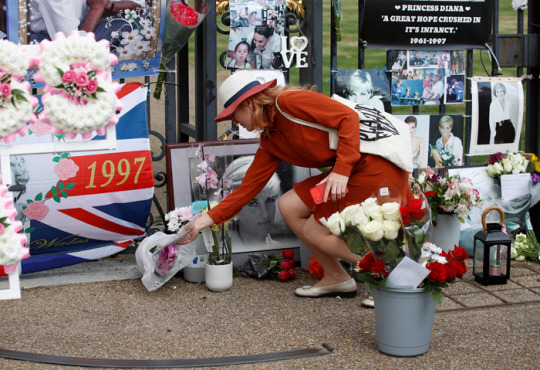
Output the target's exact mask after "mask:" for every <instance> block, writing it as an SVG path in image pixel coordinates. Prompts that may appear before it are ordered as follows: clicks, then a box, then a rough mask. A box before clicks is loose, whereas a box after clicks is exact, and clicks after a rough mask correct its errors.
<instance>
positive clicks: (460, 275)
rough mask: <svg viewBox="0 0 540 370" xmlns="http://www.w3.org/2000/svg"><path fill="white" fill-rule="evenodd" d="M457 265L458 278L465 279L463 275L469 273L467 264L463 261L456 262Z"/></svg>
mask: <svg viewBox="0 0 540 370" xmlns="http://www.w3.org/2000/svg"><path fill="white" fill-rule="evenodd" d="M455 261H456V262H458V263H456V264H455V265H454V266H456V270H457V272H456V276H457V277H458V278H460V279H462V278H463V275H465V273H466V272H467V265H465V262H463V261H458V260H455Z"/></svg>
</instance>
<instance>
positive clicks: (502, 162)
mask: <svg viewBox="0 0 540 370" xmlns="http://www.w3.org/2000/svg"><path fill="white" fill-rule="evenodd" d="M533 156H534V157H536V156H535V155H534V154H522V153H514V152H512V151H511V150H507V151H506V153H504V154H503V153H501V152H497V153H495V154H492V155H491V156H490V157H489V159H488V162H489V164H488V165H487V167H486V171H487V174H488V175H489V176H490V177H493V178H494V179H495V182H496V183H497V185H498V186H499V187H500V186H501V176H502V175H510V174H519V173H531V179H532V180H533V183H536V182H538V180H539V177H540V176H538V175H537V174H534V172H535V170H536V163H537V162H538V158H534V157H533ZM528 157H529V158H530V159H533V160H529V158H528ZM535 181H536V182H535Z"/></svg>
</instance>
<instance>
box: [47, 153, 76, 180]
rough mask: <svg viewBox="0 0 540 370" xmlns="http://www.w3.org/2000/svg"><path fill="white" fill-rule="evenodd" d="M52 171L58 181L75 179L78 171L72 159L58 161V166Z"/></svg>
mask: <svg viewBox="0 0 540 370" xmlns="http://www.w3.org/2000/svg"><path fill="white" fill-rule="evenodd" d="M53 171H54V173H55V174H56V176H58V177H59V178H60V180H62V181H64V180H67V179H69V178H72V177H75V175H77V172H78V171H79V166H77V165H76V164H75V162H74V161H73V160H72V159H68V158H62V159H60V161H58V164H56V165H55V166H54V168H53Z"/></svg>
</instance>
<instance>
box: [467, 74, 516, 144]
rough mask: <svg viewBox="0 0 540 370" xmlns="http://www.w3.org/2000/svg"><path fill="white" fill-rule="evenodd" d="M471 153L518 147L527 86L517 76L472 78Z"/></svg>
mask: <svg viewBox="0 0 540 370" xmlns="http://www.w3.org/2000/svg"><path fill="white" fill-rule="evenodd" d="M471 94H472V99H473V102H472V129H471V154H472V155H481V154H493V153H496V152H505V151H506V150H512V151H517V150H518V149H519V139H520V134H521V127H522V121H523V86H522V83H521V80H520V79H517V78H513V77H474V78H473V80H472V81H471Z"/></svg>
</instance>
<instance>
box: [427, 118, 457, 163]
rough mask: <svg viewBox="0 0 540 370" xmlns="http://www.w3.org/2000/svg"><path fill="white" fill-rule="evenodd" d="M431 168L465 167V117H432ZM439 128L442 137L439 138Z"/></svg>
mask: <svg viewBox="0 0 540 370" xmlns="http://www.w3.org/2000/svg"><path fill="white" fill-rule="evenodd" d="M430 127H431V129H430V143H433V142H435V143H434V144H431V145H430V150H429V156H430V163H429V165H430V167H438V168H441V167H454V166H462V165H463V141H462V138H463V117H462V116H449V115H443V116H431V124H430ZM437 128H438V132H439V133H440V137H438V138H436V136H437ZM435 138H436V139H435Z"/></svg>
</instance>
